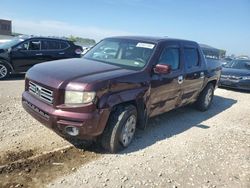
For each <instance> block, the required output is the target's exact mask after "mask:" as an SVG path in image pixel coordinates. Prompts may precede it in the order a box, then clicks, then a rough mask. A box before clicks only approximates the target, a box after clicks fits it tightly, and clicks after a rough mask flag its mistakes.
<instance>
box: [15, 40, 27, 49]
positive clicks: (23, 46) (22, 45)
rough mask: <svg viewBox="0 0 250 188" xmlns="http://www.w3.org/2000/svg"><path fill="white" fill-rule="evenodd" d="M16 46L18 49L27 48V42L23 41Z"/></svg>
mask: <svg viewBox="0 0 250 188" xmlns="http://www.w3.org/2000/svg"><path fill="white" fill-rule="evenodd" d="M16 48H17V49H20V50H28V48H29V42H23V43H21V44H19V45H18V46H17V47H16Z"/></svg>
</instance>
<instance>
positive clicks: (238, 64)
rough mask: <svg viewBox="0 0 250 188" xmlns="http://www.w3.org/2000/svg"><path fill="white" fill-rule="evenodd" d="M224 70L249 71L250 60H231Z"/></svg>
mask: <svg viewBox="0 0 250 188" xmlns="http://www.w3.org/2000/svg"><path fill="white" fill-rule="evenodd" d="M225 67H226V68H233V69H247V70H250V60H233V61H231V62H229V63H227V64H226V65H225Z"/></svg>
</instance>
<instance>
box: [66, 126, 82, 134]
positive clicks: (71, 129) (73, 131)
mask: <svg viewBox="0 0 250 188" xmlns="http://www.w3.org/2000/svg"><path fill="white" fill-rule="evenodd" d="M65 132H66V133H67V134H69V135H70V136H77V135H78V134H79V129H78V128H77V127H73V126H67V127H65Z"/></svg>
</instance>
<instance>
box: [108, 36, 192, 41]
mask: <svg viewBox="0 0 250 188" xmlns="http://www.w3.org/2000/svg"><path fill="white" fill-rule="evenodd" d="M110 38H119V39H128V40H140V41H144V42H149V43H158V42H162V41H181V42H183V41H184V42H193V43H196V42H195V41H190V40H184V39H175V38H169V37H151V36H117V37H109V38H108V39H110Z"/></svg>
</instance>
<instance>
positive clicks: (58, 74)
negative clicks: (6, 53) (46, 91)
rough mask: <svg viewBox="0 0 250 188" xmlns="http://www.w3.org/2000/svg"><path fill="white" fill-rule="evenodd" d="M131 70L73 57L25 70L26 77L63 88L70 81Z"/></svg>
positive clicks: (88, 80)
mask: <svg viewBox="0 0 250 188" xmlns="http://www.w3.org/2000/svg"><path fill="white" fill-rule="evenodd" d="M131 72H134V71H132V70H128V69H123V68H121V67H118V66H115V65H110V64H107V63H103V62H99V61H92V60H88V59H84V58H75V59H64V60H57V61H50V62H46V63H41V64H38V65H35V66H33V67H32V68H31V69H30V70H29V71H28V72H27V74H26V77H27V78H28V79H29V80H32V81H35V82H38V83H41V84H43V85H45V86H50V87H52V88H65V87H66V85H67V84H68V83H70V82H78V83H82V84H88V83H92V82H96V81H103V80H107V79H111V78H114V77H117V76H122V75H125V74H129V73H131ZM61 86H62V87H61Z"/></svg>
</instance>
